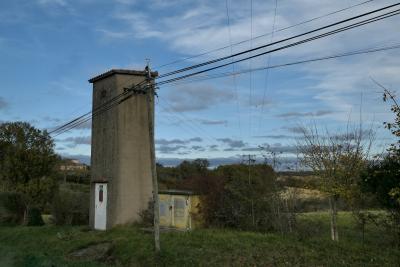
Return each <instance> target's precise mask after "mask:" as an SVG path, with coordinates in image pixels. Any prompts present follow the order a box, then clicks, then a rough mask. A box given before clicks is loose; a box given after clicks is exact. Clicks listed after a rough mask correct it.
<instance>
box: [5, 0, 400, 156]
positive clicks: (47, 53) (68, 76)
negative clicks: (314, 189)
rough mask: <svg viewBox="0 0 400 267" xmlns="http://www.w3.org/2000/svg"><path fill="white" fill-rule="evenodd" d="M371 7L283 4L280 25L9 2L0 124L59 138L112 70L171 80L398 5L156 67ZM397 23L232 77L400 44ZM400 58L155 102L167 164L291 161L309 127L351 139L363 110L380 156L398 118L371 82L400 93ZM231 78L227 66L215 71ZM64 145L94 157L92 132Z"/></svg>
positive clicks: (210, 10)
mask: <svg viewBox="0 0 400 267" xmlns="http://www.w3.org/2000/svg"><path fill="white" fill-rule="evenodd" d="M361 2H363V1H353V0H340V1H339V0H338V1H329V0H301V1H300V0H299V1H288V0H278V1H277V3H278V5H277V9H276V16H275V0H272V1H271V0H268V1H265V0H264V1H257V0H253V1H250V0H249V1H233V0H228V1H227V2H226V1H211V0H204V1H182V0H170V1H160V0H148V1H139V0H132V1H129V0H109V1H102V0H96V1H95V0H80V1H78V0H31V1H18V0H16V1H2V2H1V3H0V21H1V23H0V77H1V81H2V85H1V87H0V88H1V89H0V120H2V121H9V120H11V121H14V120H23V121H29V122H31V123H32V124H33V125H35V126H37V127H40V128H52V127H54V126H57V125H60V124H62V123H64V122H67V121H68V120H71V119H73V118H74V117H76V116H78V115H80V114H82V113H85V112H86V111H89V110H90V109H91V84H89V83H88V82H87V80H88V79H89V78H91V77H93V76H95V75H98V74H100V73H102V72H105V71H107V70H109V69H111V68H127V69H143V68H144V65H145V59H146V58H149V59H151V65H152V66H153V70H157V71H159V73H160V74H162V73H165V72H167V71H169V70H175V69H177V68H180V67H184V66H187V65H191V64H193V63H198V62H203V61H204V60H208V59H212V58H215V57H219V56H222V55H228V54H230V53H231V51H233V52H238V51H241V50H244V49H249V48H250V47H255V46H257V45H261V44H265V43H268V42H271V40H279V39H282V38H285V37H288V36H291V35H294V34H298V33H302V32H304V31H307V30H310V29H314V28H316V27H320V26H323V25H326V24H328V23H332V22H335V21H338V20H340V19H343V18H346V17H349V16H352V15H355V14H359V13H363V12H366V11H369V10H372V9H374V8H378V7H381V6H384V5H388V4H392V3H395V1H385V0H381V1H370V2H368V3H366V4H363V5H360V6H358V7H354V8H352V9H349V10H347V11H345V12H340V13H337V14H334V15H331V16H327V17H324V18H322V19H318V20H314V21H312V22H310V23H306V24H303V25H301V26H298V27H293V28H290V29H288V30H285V31H279V32H276V33H274V35H273V36H271V35H267V36H265V37H263V38H258V39H255V40H253V41H250V42H244V43H242V44H240V45H237V46H232V50H231V48H230V47H229V48H227V49H224V50H220V51H218V52H214V53H210V54H207V55H205V56H202V57H197V58H193V59H190V60H188V61H183V62H180V63H178V64H173V65H169V66H167V67H163V68H157V66H160V65H162V64H164V63H168V62H171V61H174V60H177V59H182V58H185V57H189V56H193V55H196V54H199V53H203V52H205V51H209V50H212V49H215V48H219V47H224V46H229V45H230V44H232V43H237V42H240V41H243V40H248V39H251V37H255V36H259V35H262V34H266V33H269V32H271V31H272V29H275V30H279V29H282V28H284V27H288V26H290V25H293V24H296V23H299V22H301V21H304V20H308V19H311V18H314V17H317V16H320V15H324V14H327V13H330V12H333V11H336V10H339V9H342V8H346V7H349V6H352V5H356V4H358V3H361ZM251 3H252V7H253V8H251ZM227 9H228V12H227ZM227 13H228V15H229V24H228V16H227ZM251 14H252V16H251ZM274 18H275V19H274ZM274 20H275V23H274ZM399 22H400V17H399V16H396V17H393V18H389V19H386V20H384V21H381V22H377V23H374V24H371V25H367V26H363V27H361V28H357V29H354V30H350V31H347V32H344V33H340V34H338V35H335V36H332V37H327V38H324V39H321V40H318V41H313V42H310V43H307V44H303V45H300V46H298V47H294V48H290V49H287V50H284V51H280V52H277V53H273V54H271V56H270V57H268V56H264V57H260V58H257V59H254V60H252V61H246V62H243V63H239V64H235V66H234V69H235V70H241V69H247V68H256V67H263V66H267V65H275V64H281V63H286V62H292V61H297V60H303V59H309V58H313V57H320V56H326V55H332V54H337V53H342V52H348V51H353V50H358V49H366V48H371V47H377V46H386V45H393V44H398V43H400V35H399V34H398V33H399V30H398V25H399ZM399 55H400V52H399V50H389V51H385V52H377V53H373V54H368V55H360V56H353V57H349V58H341V59H334V60H329V61H323V62H317V63H310V64H303V65H295V66H291V67H285V68H279V69H272V70H270V71H269V72H267V71H265V70H264V71H258V72H252V73H251V74H249V73H247V74H243V75H237V76H235V77H234V78H233V77H224V78H220V79H213V80H206V81H200V82H191V83H188V82H187V83H180V84H172V85H168V86H162V87H161V88H160V90H159V99H158V102H157V104H156V109H157V121H156V127H157V128H156V146H157V157H158V159H160V160H161V159H163V160H164V162H168V163H171V162H176V160H175V159H183V158H198V157H203V158H209V159H213V160H214V161H215V162H218V163H219V162H224V161H225V162H231V161H234V160H236V159H237V157H238V155H241V154H249V153H250V154H256V155H260V152H259V151H258V150H257V147H258V146H259V145H266V144H269V145H270V146H272V147H275V148H276V149H277V150H280V151H284V152H285V155H287V156H289V157H290V156H293V154H291V152H292V151H293V148H294V143H295V141H294V139H295V137H296V136H298V133H297V131H296V130H297V128H298V127H299V126H300V125H307V124H309V123H311V122H312V123H314V122H316V123H317V124H318V125H320V126H321V127H324V128H325V127H326V128H329V129H330V131H332V132H337V131H342V130H343V129H345V127H346V125H347V124H348V122H349V121H350V122H351V123H358V120H359V117H360V110H361V114H362V119H363V124H364V125H365V127H370V126H371V125H373V127H374V128H376V130H377V133H378V134H377V136H378V138H377V141H376V143H375V150H376V151H380V150H382V148H383V147H384V146H385V145H386V144H388V143H390V142H391V141H392V140H391V137H390V135H389V134H388V133H387V131H386V130H385V129H382V122H383V121H387V120H390V119H392V115H391V114H390V112H389V107H388V106H387V105H385V104H383V103H382V100H381V93H380V90H379V88H378V87H377V86H376V85H375V84H374V83H373V82H372V81H371V79H370V77H373V78H374V79H376V80H378V81H380V82H381V83H383V84H384V85H385V86H387V87H388V88H390V89H396V88H398V86H399V83H400V75H399V73H400V72H399V71H400V67H399V60H398V58H399ZM232 70H233V69H232V66H229V67H226V68H224V69H220V70H215V71H214V73H221V72H229V71H232ZM264 96H265V97H264ZM56 144H57V145H56V149H57V152H58V153H60V154H62V155H65V156H70V157H80V158H82V157H86V158H87V157H88V156H90V128H89V125H83V126H82V127H81V128H80V129H76V130H73V131H71V132H69V133H66V134H64V135H60V136H58V137H57V139H56ZM161 161H162V160H161Z"/></svg>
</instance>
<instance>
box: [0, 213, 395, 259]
mask: <svg viewBox="0 0 400 267" xmlns="http://www.w3.org/2000/svg"><path fill="white" fill-rule="evenodd" d="M298 225H299V226H298V227H299V229H298V231H297V232H296V233H293V234H288V235H281V234H278V233H269V234H262V233H253V232H243V231H236V230H229V229H199V230H195V231H192V232H186V233H184V232H182V233H180V232H171V233H162V235H161V248H162V253H161V255H160V258H159V265H160V266H398V265H397V264H398V262H397V260H398V259H399V258H400V253H399V251H397V250H396V249H395V248H394V247H393V245H392V244H391V243H390V240H391V239H390V236H388V235H387V234H386V233H385V232H384V231H383V229H379V228H376V227H374V226H369V227H368V229H367V233H366V236H365V243H364V245H363V243H362V235H361V232H360V231H359V230H357V229H356V228H355V224H354V221H353V220H352V217H351V215H350V214H348V213H340V214H339V235H340V237H339V238H340V242H339V243H334V242H332V241H330V239H329V216H328V214H327V213H324V212H319V213H308V214H304V215H301V216H299V219H298ZM60 236H62V237H66V238H61V239H60V238H59V237H60ZM102 241H111V242H113V244H114V245H115V250H114V252H113V256H114V258H115V259H116V261H115V263H114V265H117V266H154V265H155V258H154V254H153V238H152V235H151V234H150V233H144V232H142V231H141V230H140V229H139V228H138V227H135V226H131V227H119V228H115V229H113V230H111V231H107V232H97V231H87V228H86V227H56V226H43V227H22V226H18V227H9V226H7V227H6V226H4V227H0V266H35V267H36V266H88V267H90V266H107V265H106V264H105V263H97V262H83V261H72V260H69V259H68V258H67V257H66V255H68V253H69V252H71V251H73V250H76V249H78V248H81V247H85V246H87V245H89V244H93V243H97V242H102Z"/></svg>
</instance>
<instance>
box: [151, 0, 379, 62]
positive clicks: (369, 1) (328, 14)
mask: <svg viewBox="0 0 400 267" xmlns="http://www.w3.org/2000/svg"><path fill="white" fill-rule="evenodd" d="M373 1H375V0H368V1H364V2H362V3H358V4H355V5H352V6H349V7H346V8H342V9H339V10H335V11H332V12H329V13H326V14H324V15H320V16H317V17H314V18H311V19H307V20H304V21H301V22H299V23H296V24H293V25H290V26H287V27H284V28H281V29H278V30H276V31H272V32H269V33H265V34H262V35H258V36H256V37H254V38H253V40H257V39H260V38H262V37H266V36H269V35H271V34H273V33H277V32H281V31H285V30H288V29H291V28H294V27H297V26H301V25H304V24H307V23H310V22H313V21H316V20H319V19H322V18H325V17H328V16H332V15H335V14H338V13H341V12H344V11H347V10H350V9H353V8H355V7H359V6H362V5H365V4H368V3H371V2H373ZM247 42H250V40H249V39H247V40H243V41H240V42H237V43H234V44H232V45H228V46H224V47H220V48H216V49H212V50H208V51H206V52H203V53H200V54H197V55H193V56H189V57H186V58H183V59H178V60H174V61H171V62H169V63H165V64H162V65H159V66H156V67H155V68H156V69H160V68H163V67H166V66H169V65H173V64H176V63H180V62H184V61H188V60H190V59H194V58H198V57H201V56H205V55H208V54H211V53H214V52H218V51H221V50H224V49H227V48H230V47H231V46H237V45H240V44H243V43H247Z"/></svg>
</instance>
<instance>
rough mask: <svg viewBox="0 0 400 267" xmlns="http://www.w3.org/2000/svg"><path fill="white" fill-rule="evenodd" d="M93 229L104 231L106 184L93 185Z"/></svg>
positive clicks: (105, 222) (105, 220)
mask: <svg viewBox="0 0 400 267" xmlns="http://www.w3.org/2000/svg"><path fill="white" fill-rule="evenodd" d="M94 203H95V209H94V229H97V230H106V225H107V184H106V183H96V185H95V202H94Z"/></svg>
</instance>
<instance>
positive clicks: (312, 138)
mask: <svg viewBox="0 0 400 267" xmlns="http://www.w3.org/2000/svg"><path fill="white" fill-rule="evenodd" d="M302 132H303V136H302V138H301V139H299V140H298V145H297V147H298V150H299V152H300V155H301V157H302V158H301V161H302V163H303V164H304V165H305V166H307V167H308V168H310V169H312V170H313V171H314V173H315V174H316V175H318V176H319V177H320V180H321V183H320V186H319V189H320V190H321V191H323V192H325V193H326V194H327V195H328V197H329V206H330V215H331V238H332V240H333V241H338V240H339V233H338V228H337V205H338V201H339V198H342V199H344V200H346V201H347V202H348V203H350V204H355V202H356V200H357V199H358V197H359V195H360V194H359V186H358V185H359V181H360V179H361V178H360V177H361V174H362V173H363V171H364V170H365V168H366V166H367V165H366V163H367V161H368V159H369V157H370V154H369V153H370V149H371V145H372V142H373V139H374V132H373V131H372V130H369V131H363V130H362V129H361V127H358V128H355V129H351V127H350V126H348V127H347V132H345V133H344V134H337V133H335V134H331V133H329V131H328V130H326V131H325V132H324V134H321V131H320V130H319V129H318V128H317V127H316V126H312V127H309V128H306V127H302Z"/></svg>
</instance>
